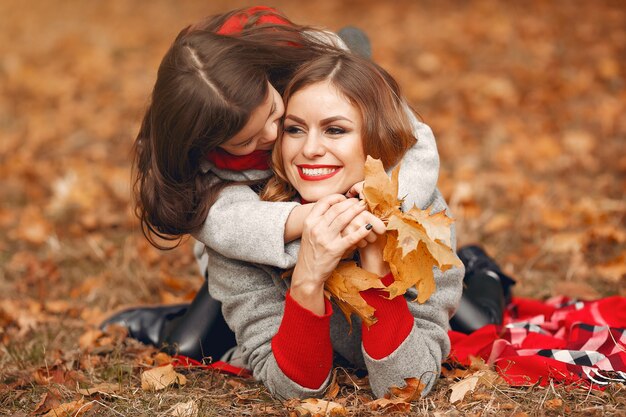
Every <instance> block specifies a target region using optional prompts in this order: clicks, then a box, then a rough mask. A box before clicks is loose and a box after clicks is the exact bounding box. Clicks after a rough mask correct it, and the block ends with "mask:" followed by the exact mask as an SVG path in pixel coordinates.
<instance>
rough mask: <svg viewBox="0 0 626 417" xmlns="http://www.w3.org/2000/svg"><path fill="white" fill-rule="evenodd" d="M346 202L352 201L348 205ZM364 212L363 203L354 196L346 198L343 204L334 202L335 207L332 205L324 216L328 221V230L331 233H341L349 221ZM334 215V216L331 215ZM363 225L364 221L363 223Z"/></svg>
mask: <svg viewBox="0 0 626 417" xmlns="http://www.w3.org/2000/svg"><path fill="white" fill-rule="evenodd" d="M347 202H350V203H352V205H350V206H348V204H347ZM364 212H365V203H364V202H362V201H358V200H356V199H354V198H351V199H348V200H346V204H345V206H342V205H340V204H336V207H332V208H331V209H329V210H328V211H327V212H326V215H325V216H326V217H327V218H328V220H330V222H329V226H330V230H331V231H332V232H333V233H337V234H339V233H341V232H342V231H343V229H345V228H346V226H348V225H349V224H350V223H351V222H353V221H354V220H355V219H356V218H357V217H358V216H360V215H361V214H362V213H364ZM333 216H334V217H333ZM363 225H365V223H363Z"/></svg>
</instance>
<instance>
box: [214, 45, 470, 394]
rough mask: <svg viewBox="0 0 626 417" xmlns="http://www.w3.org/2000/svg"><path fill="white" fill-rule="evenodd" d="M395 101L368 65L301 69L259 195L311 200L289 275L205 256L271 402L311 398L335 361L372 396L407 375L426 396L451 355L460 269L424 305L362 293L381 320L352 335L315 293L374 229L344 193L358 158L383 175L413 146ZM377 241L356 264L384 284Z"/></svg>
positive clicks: (356, 174) (330, 61)
mask: <svg viewBox="0 0 626 417" xmlns="http://www.w3.org/2000/svg"><path fill="white" fill-rule="evenodd" d="M399 97H401V95H400V92H399V89H398V86H397V84H396V83H395V82H394V81H393V79H392V78H391V77H390V76H389V75H388V74H387V73H386V72H385V71H384V70H382V69H381V68H380V67H378V66H376V65H375V64H373V63H372V62H370V61H367V60H363V59H359V58H358V57H355V56H351V55H349V54H332V55H326V56H322V57H320V58H318V59H316V60H314V61H312V62H310V63H308V64H305V65H304V66H303V67H302V68H301V69H300V70H299V71H298V72H297V73H296V74H295V75H294V78H293V79H292V81H291V82H290V84H289V86H288V87H287V89H286V93H285V96H284V99H285V104H286V112H285V121H284V134H283V136H282V138H281V139H279V143H277V146H276V147H275V154H274V157H273V161H274V162H275V164H274V167H273V168H274V170H275V172H276V177H275V178H274V179H273V180H272V181H270V183H268V185H267V186H266V188H265V190H264V193H263V195H264V197H265V198H266V199H269V200H278V201H282V200H285V199H290V198H291V197H292V196H295V197H297V198H300V199H302V200H305V201H317V203H316V204H315V205H314V208H313V210H312V211H311V213H310V214H309V215H308V216H307V218H306V221H305V226H304V230H303V233H302V239H301V241H300V242H301V244H300V245H299V246H300V247H299V252H298V255H297V261H296V264H295V268H294V270H293V274H292V277H291V280H290V281H286V280H283V279H281V277H280V275H281V271H280V270H277V269H276V268H271V267H268V266H264V265H259V264H253V263H246V262H241V261H238V260H233V259H229V258H227V257H225V256H223V255H221V254H219V253H217V252H215V251H213V250H211V249H207V252H206V257H205V259H203V261H204V262H206V266H207V268H208V270H209V271H210V273H209V274H208V279H209V289H210V292H211V295H212V296H213V297H215V298H216V299H217V300H219V301H220V302H222V305H223V312H224V317H225V319H226V321H227V323H228V324H229V326H230V327H231V328H232V329H233V331H234V332H235V335H236V338H237V346H238V354H237V355H235V356H236V357H237V359H239V360H240V361H241V363H242V364H243V365H244V366H246V367H248V368H249V369H251V370H252V372H253V375H254V376H255V377H256V378H258V379H260V380H262V381H263V383H264V384H265V385H266V386H267V387H268V388H269V389H270V391H272V392H273V393H275V394H276V395H278V396H281V397H285V398H288V397H309V396H320V395H321V394H322V393H323V391H324V390H325V388H326V387H327V386H328V383H329V381H330V375H331V369H332V363H333V356H334V355H335V354H336V355H339V356H341V357H342V358H343V359H345V360H348V361H349V362H350V363H352V364H353V365H355V366H357V367H360V368H363V369H367V370H368V372H369V380H370V384H371V386H372V390H373V391H374V394H375V395H376V396H378V397H381V396H383V395H384V394H385V393H386V392H387V391H388V390H389V388H391V387H393V386H398V387H401V386H403V385H404V384H405V379H406V378H417V379H420V381H421V382H422V383H423V384H424V390H423V393H427V392H428V391H429V390H430V389H431V388H432V386H433V384H434V382H435V381H436V379H437V376H438V375H439V371H440V367H441V361H442V360H443V359H444V358H445V356H446V355H447V353H448V351H449V339H448V337H447V328H448V320H449V318H450V316H451V315H452V313H453V311H454V309H455V307H456V305H457V304H458V301H459V299H460V297H461V281H462V277H463V270H462V269H458V268H453V269H450V270H448V271H446V272H445V273H441V271H439V270H435V271H434V273H435V280H436V283H437V290H436V292H435V293H434V294H433V295H432V296H431V297H430V299H429V300H428V301H427V302H426V303H424V304H421V305H420V304H416V303H413V302H407V299H415V298H416V294H415V292H414V291H409V292H408V293H407V294H406V298H405V297H396V298H394V299H393V300H388V299H387V298H386V297H385V295H386V294H385V292H384V291H377V290H367V291H364V292H362V296H363V297H364V298H365V299H366V301H368V303H369V304H371V305H372V306H374V307H375V308H376V317H377V319H378V322H377V323H376V324H374V325H372V326H371V327H370V328H369V329H368V328H366V327H362V326H359V325H357V323H358V320H355V326H354V329H353V331H352V333H350V332H349V329H348V324H347V322H346V320H345V318H344V317H343V316H342V315H341V314H340V313H339V312H338V310H339V309H335V310H337V311H333V307H332V305H331V304H330V303H329V302H328V300H327V299H325V298H324V295H323V286H324V282H325V280H326V279H327V278H328V276H329V275H330V273H331V272H332V271H333V270H334V268H335V267H336V265H337V263H338V262H339V260H340V259H341V257H342V255H343V253H345V252H346V250H348V249H350V248H352V247H354V246H355V245H357V243H358V242H359V241H361V240H362V239H363V238H364V237H365V235H366V234H367V233H368V232H370V230H375V229H376V228H377V227H379V226H380V225H378V226H377V225H375V224H374V222H375V220H372V219H371V217H368V216H363V215H362V213H363V212H359V210H360V207H363V205H362V204H361V203H360V202H359V201H358V200H356V199H346V198H345V197H343V196H342V194H343V193H345V192H347V191H348V190H349V188H350V187H351V186H352V185H353V184H354V183H355V182H358V181H362V180H363V171H364V163H365V155H372V156H373V157H376V158H380V159H381V160H382V161H383V164H384V165H385V167H386V168H391V167H392V166H393V165H395V164H396V163H397V162H398V161H399V160H400V159H401V157H402V156H403V154H404V152H406V151H407V149H409V148H410V146H411V144H412V143H413V142H414V141H415V138H414V136H413V134H412V128H411V123H410V121H409V118H408V116H407V114H406V113H405V112H404V111H402V109H403V103H402V101H401V99H399ZM429 200H430V201H429V202H428V205H430V204H432V207H433V211H441V210H446V209H447V207H446V204H445V201H444V200H443V198H442V197H441V195H440V194H439V192H438V191H437V190H433V192H432V195H431V196H430V198H429ZM382 240H383V239H379V240H377V241H375V242H374V243H370V244H368V245H367V246H365V247H364V248H361V249H359V254H360V262H361V267H362V268H364V269H366V270H368V271H370V272H373V273H376V274H378V275H379V276H380V277H381V279H382V282H383V284H385V285H389V284H390V283H391V282H392V281H393V277H392V276H391V275H390V274H389V273H388V272H389V269H388V267H387V265H386V264H385V263H384V262H383V260H382V249H381V244H382ZM454 240H455V237H454V230H452V241H453V242H454Z"/></svg>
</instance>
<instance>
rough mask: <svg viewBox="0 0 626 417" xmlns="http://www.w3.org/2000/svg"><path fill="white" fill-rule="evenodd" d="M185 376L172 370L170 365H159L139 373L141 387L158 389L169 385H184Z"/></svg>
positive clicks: (147, 389) (145, 389)
mask: <svg viewBox="0 0 626 417" xmlns="http://www.w3.org/2000/svg"><path fill="white" fill-rule="evenodd" d="M186 383H187V378H185V376H184V375H182V374H179V373H178V372H176V371H175V370H174V367H173V366H172V365H165V366H159V367H158V368H153V369H150V370H148V371H145V372H144V373H142V374H141V389H143V390H144V391H159V390H162V389H165V388H167V387H169V386H170V385H174V384H176V385H185V384H186Z"/></svg>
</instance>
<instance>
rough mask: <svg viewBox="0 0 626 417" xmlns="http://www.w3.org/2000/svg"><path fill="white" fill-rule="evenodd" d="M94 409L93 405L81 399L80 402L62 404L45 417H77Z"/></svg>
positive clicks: (44, 416)
mask: <svg viewBox="0 0 626 417" xmlns="http://www.w3.org/2000/svg"><path fill="white" fill-rule="evenodd" d="M92 407H93V404H91V403H85V400H82V399H80V400H78V401H72V402H69V403H64V404H61V405H60V406H58V407H55V408H53V409H52V410H50V411H48V412H47V413H46V414H44V415H43V417H76V416H79V415H81V414H83V413H85V412H87V411H89V410H91V408H92Z"/></svg>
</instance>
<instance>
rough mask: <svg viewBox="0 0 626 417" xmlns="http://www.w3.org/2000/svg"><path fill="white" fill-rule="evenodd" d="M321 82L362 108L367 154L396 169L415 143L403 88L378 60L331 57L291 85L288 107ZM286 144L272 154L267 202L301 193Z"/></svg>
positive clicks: (264, 196)
mask: <svg viewBox="0 0 626 417" xmlns="http://www.w3.org/2000/svg"><path fill="white" fill-rule="evenodd" d="M320 82H330V84H331V85H332V86H334V87H335V88H337V90H338V91H339V92H340V93H341V94H342V95H343V96H344V97H345V98H346V99H347V100H348V101H350V103H351V104H352V105H354V106H356V107H357V109H359V111H360V113H361V117H362V119H363V120H362V126H363V128H362V129H363V130H362V132H361V139H362V141H363V150H364V153H365V155H370V156H372V157H373V158H377V159H380V160H381V161H382V163H383V166H384V167H385V169H388V168H390V167H393V166H394V165H396V164H397V163H398V161H399V160H400V159H401V158H402V156H403V155H404V153H405V152H406V151H407V150H408V149H409V148H410V147H411V146H413V145H414V144H415V142H416V138H415V136H414V135H413V131H412V127H411V122H410V120H409V118H408V116H407V113H406V109H408V108H409V107H408V106H407V105H406V104H405V102H404V101H403V99H402V98H401V97H402V96H401V93H400V87H399V85H398V83H397V82H396V81H395V80H394V78H393V77H392V76H391V75H389V73H388V72H387V71H385V70H384V69H383V68H381V67H380V66H378V65H376V64H375V63H374V62H372V61H370V60H368V59H365V58H362V57H359V56H357V55H354V54H350V53H347V52H345V53H334V54H327V55H325V56H321V57H319V58H317V59H315V60H313V61H311V62H309V63H307V64H305V65H303V66H302V67H301V68H300V69H298V71H297V72H296V73H295V74H294V76H293V78H292V79H291V81H290V82H289V84H288V85H287V88H286V90H285V93H284V95H283V100H284V102H285V109H287V107H288V106H289V99H290V98H291V97H292V96H293V95H294V94H295V93H296V92H298V91H300V90H302V89H304V88H306V87H308V86H310V85H313V84H317V83H320ZM281 143H282V137H280V136H279V139H278V141H276V144H275V146H274V152H273V153H272V168H273V170H274V176H273V177H272V178H271V179H270V180H269V181H268V183H267V184H266V186H265V188H264V189H263V191H262V193H261V198H262V199H263V200H267V201H288V200H291V199H293V197H295V195H296V194H297V192H296V190H295V189H294V188H293V187H292V186H291V184H290V183H289V181H288V179H287V176H286V174H285V167H284V164H283V160H282V151H281ZM363 162H364V163H365V161H363Z"/></svg>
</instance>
